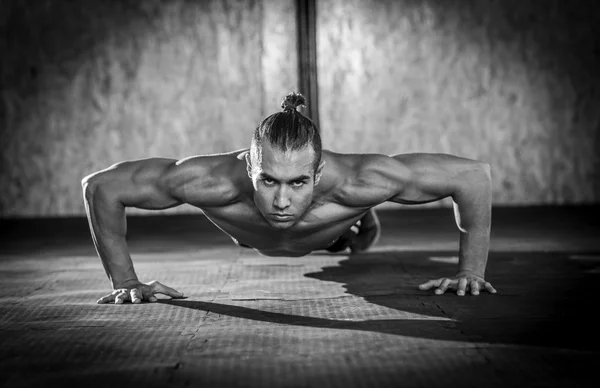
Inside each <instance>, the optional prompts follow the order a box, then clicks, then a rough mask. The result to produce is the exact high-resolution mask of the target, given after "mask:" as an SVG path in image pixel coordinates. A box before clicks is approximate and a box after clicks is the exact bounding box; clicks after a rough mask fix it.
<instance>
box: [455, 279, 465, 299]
mask: <svg viewBox="0 0 600 388" xmlns="http://www.w3.org/2000/svg"><path fill="white" fill-rule="evenodd" d="M467 283H468V282H467V278H460V279H459V280H458V290H456V295H458V296H463V295H464V294H465V292H466V291H467Z"/></svg>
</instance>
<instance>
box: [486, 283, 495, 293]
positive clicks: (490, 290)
mask: <svg viewBox="0 0 600 388" xmlns="http://www.w3.org/2000/svg"><path fill="white" fill-rule="evenodd" d="M483 286H484V287H485V289H486V290H487V291H488V292H489V293H490V294H495V293H496V292H497V291H496V289H495V288H494V287H492V284H491V283H490V282H485V283H484V284H483Z"/></svg>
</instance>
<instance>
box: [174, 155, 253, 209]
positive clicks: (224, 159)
mask: <svg viewBox="0 0 600 388" xmlns="http://www.w3.org/2000/svg"><path fill="white" fill-rule="evenodd" d="M245 151H246V150H238V151H232V152H227V153H219V154H208V155H195V156H190V157H187V158H184V159H181V160H178V161H177V162H176V163H175V164H174V165H173V166H172V168H171V171H169V173H168V174H167V177H166V184H167V186H169V188H170V189H171V190H172V191H174V192H176V193H177V194H178V196H180V197H183V199H184V200H185V201H186V202H189V203H192V204H193V203H194V202H198V201H199V200H200V199H202V202H204V201H205V200H206V199H207V198H215V199H222V200H224V201H226V202H227V201H231V200H233V199H234V198H235V197H237V196H239V194H240V193H241V192H242V191H243V189H244V188H243V187H242V186H244V183H245V180H244V179H243V178H244V174H245V173H246V172H245V171H246V167H245V166H246V164H245V163H246V162H245V160H243V158H241V159H240V158H239V157H238V156H239V155H240V154H243V152H245ZM246 176H247V175H246ZM199 197H202V198H199ZM210 202H213V201H212V200H211V201H210Z"/></svg>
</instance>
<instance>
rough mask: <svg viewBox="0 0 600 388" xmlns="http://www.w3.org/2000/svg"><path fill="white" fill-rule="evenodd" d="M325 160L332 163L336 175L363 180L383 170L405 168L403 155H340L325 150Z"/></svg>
mask: <svg viewBox="0 0 600 388" xmlns="http://www.w3.org/2000/svg"><path fill="white" fill-rule="evenodd" d="M323 154H324V155H325V160H326V161H327V163H330V164H331V165H332V166H334V167H333V169H334V170H337V171H336V173H338V174H339V173H341V174H343V175H345V176H348V177H351V178H356V179H361V178H365V177H368V176H371V175H372V173H374V172H375V173H377V172H381V171H382V170H389V169H397V168H398V167H404V164H403V163H402V160H401V158H400V156H401V155H396V156H390V155H385V154H379V153H338V152H332V151H329V150H323Z"/></svg>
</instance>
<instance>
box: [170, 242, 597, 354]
mask: <svg viewBox="0 0 600 388" xmlns="http://www.w3.org/2000/svg"><path fill="white" fill-rule="evenodd" d="M454 254H455V253H454ZM452 255H453V253H451V252H448V253H447V256H452ZM431 256H437V257H439V256H444V254H443V253H440V252H410V253H406V252H404V253H403V252H393V251H389V252H372V253H364V254H359V255H351V256H348V259H346V260H342V261H341V262H340V263H339V265H336V266H329V267H323V268H322V270H321V271H319V272H314V273H308V274H305V276H307V277H310V278H314V279H319V280H323V281H334V282H338V283H342V284H344V287H345V288H346V290H347V292H348V293H349V294H352V295H356V296H359V297H362V298H364V299H365V300H366V301H368V302H370V303H373V304H376V305H380V306H384V307H387V308H391V309H395V310H398V311H404V312H408V313H413V314H420V315H424V316H426V317H424V318H419V319H374V320H364V321H346V320H334V319H324V318H314V317H306V316H296V315H289V314H280V313H273V312H266V311H261V310H257V309H252V308H246V307H240V306H232V305H225V304H218V303H211V302H201V301H186V300H163V301H161V303H167V304H171V305H176V306H181V307H186V308H192V309H197V310H202V311H210V312H213V313H216V314H223V315H228V316H233V317H238V318H244V319H251V320H255V321H261V322H271V323H278V324H288V325H296V326H310V327H318V328H334V329H348V330H363V331H373V332H380V333H386V334H394V335H402V336H411V337H419V338H429V339H436V340H449V341H465V340H468V341H471V342H485V343H501V344H507V345H532V346H541V347H552V348H564V349H578V350H597V349H598V346H597V343H598V342H599V341H598V339H600V337H599V335H598V330H597V327H596V326H597V325H596V324H595V321H593V320H592V319H590V317H589V315H591V314H592V313H593V310H594V309H595V306H596V304H595V302H594V295H595V285H596V284H598V280H599V275H598V271H590V270H591V269H593V268H589V267H588V266H589V263H588V264H585V263H584V264H583V265H582V264H581V263H578V262H575V261H573V260H569V259H568V256H566V255H564V254H551V253H547V254H545V253H497V254H490V259H489V264H488V271H487V275H486V277H487V280H488V281H490V282H492V284H493V285H494V286H495V287H496V288H497V289H498V294H495V295H490V294H487V293H482V294H481V295H480V296H477V297H476V296H465V297H458V296H456V294H454V293H447V294H445V295H441V296H438V295H434V294H433V293H432V292H426V291H420V290H418V289H417V286H418V284H420V283H422V282H424V281H426V280H429V279H432V278H438V277H442V276H451V275H452V273H453V271H454V270H455V268H456V264H450V263H439V262H434V261H432V260H430V259H429V258H430V257H431ZM427 317H430V319H427ZM447 318H450V320H446V319H447Z"/></svg>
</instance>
